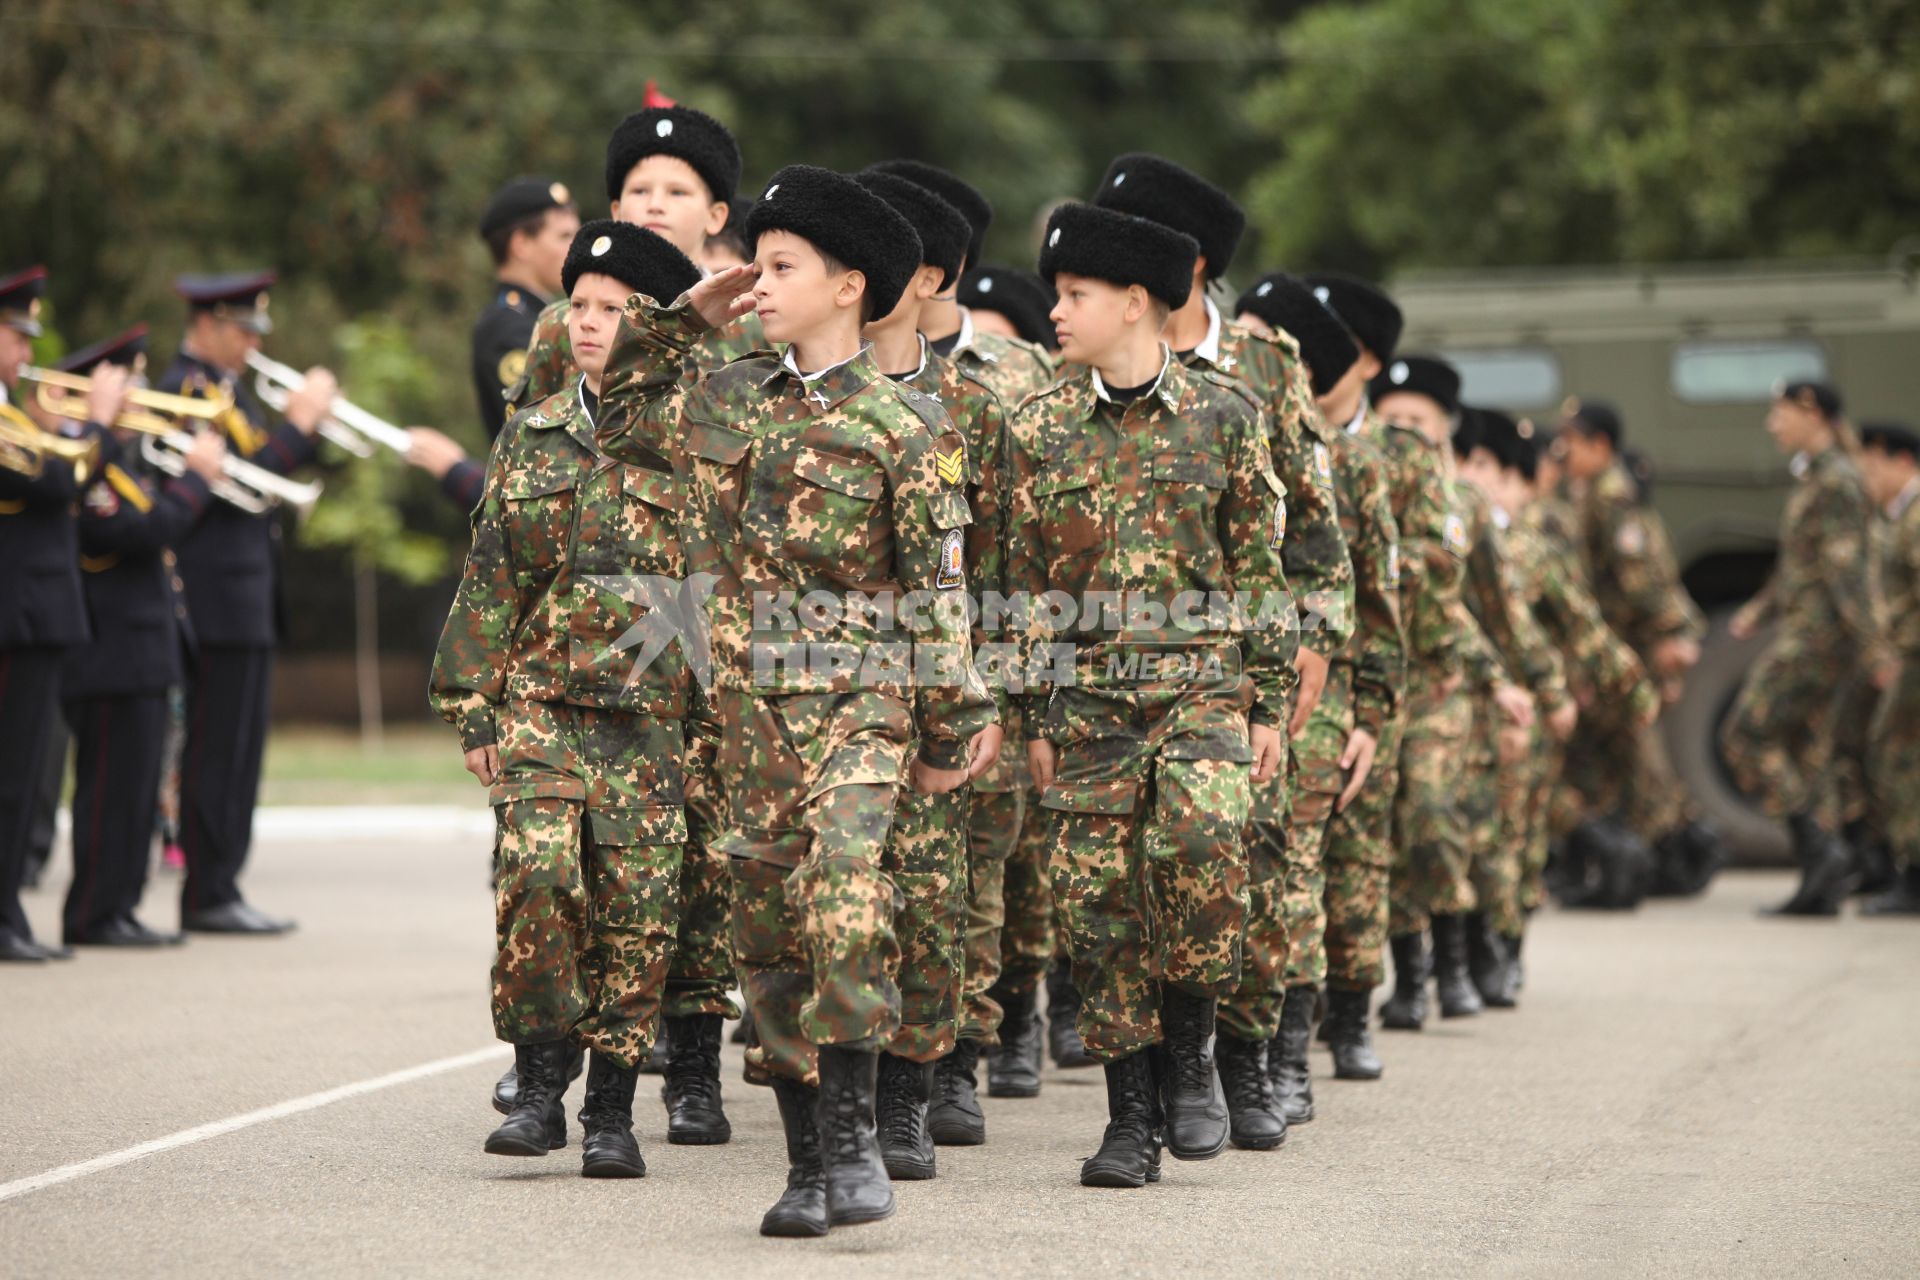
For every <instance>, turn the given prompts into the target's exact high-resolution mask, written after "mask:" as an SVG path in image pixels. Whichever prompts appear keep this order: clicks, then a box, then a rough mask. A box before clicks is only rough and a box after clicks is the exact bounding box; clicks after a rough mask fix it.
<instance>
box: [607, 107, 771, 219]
mask: <svg viewBox="0 0 1920 1280" xmlns="http://www.w3.org/2000/svg"><path fill="white" fill-rule="evenodd" d="M648 156H678V157H679V158H680V159H682V160H685V161H686V162H687V163H688V164H690V165H692V166H693V171H694V172H695V173H697V174H699V175H700V180H701V181H702V182H704V183H706V184H707V194H708V195H710V196H712V197H713V198H714V199H715V200H732V199H733V193H734V190H735V189H736V188H737V187H739V185H740V144H739V143H737V142H735V141H734V140H733V134H732V133H731V132H729V131H728V129H727V126H725V125H723V124H721V123H720V122H719V121H718V120H715V119H714V118H713V117H712V116H710V115H708V114H707V113H706V112H704V111H696V110H694V109H693V108H692V107H681V106H673V107H648V108H647V109H646V110H645V111H636V112H634V113H633V114H632V115H630V116H628V117H627V118H626V119H624V120H622V121H621V122H620V123H619V124H617V125H615V126H614V128H613V136H612V137H610V138H608V139H607V199H609V200H613V201H618V200H619V199H620V193H621V191H623V190H625V189H626V185H627V175H628V174H629V173H632V172H633V166H635V165H637V164H639V163H640V162H641V161H642V160H645V159H646V158H647V157H648Z"/></svg>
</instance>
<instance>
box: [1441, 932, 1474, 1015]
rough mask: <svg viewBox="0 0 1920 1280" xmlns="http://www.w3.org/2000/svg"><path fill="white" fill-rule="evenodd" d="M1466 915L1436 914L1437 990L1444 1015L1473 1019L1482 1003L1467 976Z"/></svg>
mask: <svg viewBox="0 0 1920 1280" xmlns="http://www.w3.org/2000/svg"><path fill="white" fill-rule="evenodd" d="M1466 925H1467V920H1466V917H1465V916H1435V917H1433V989H1434V994H1435V995H1437V996H1438V997H1439V998H1440V1016H1441V1017H1443V1018H1471V1017H1473V1016H1474V1015H1475V1014H1477V1013H1479V1012H1480V1010H1481V1008H1482V1005H1481V1003H1480V993H1479V992H1478V991H1475V990H1474V989H1473V979H1472V978H1470V977H1468V976H1467V930H1466Z"/></svg>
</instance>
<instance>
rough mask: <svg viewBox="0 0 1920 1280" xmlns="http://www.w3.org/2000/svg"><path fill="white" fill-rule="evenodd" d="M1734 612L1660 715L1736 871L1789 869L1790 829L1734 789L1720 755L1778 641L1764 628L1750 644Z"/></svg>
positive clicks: (1723, 614)
mask: <svg viewBox="0 0 1920 1280" xmlns="http://www.w3.org/2000/svg"><path fill="white" fill-rule="evenodd" d="M1732 617H1733V610H1731V609H1724V610H1719V611H1716V612H1715V613H1714V614H1713V615H1712V617H1711V619H1710V625H1709V627H1708V630H1707V637H1706V639H1705V640H1703V641H1701V644H1700V663H1699V665H1698V666H1696V667H1694V669H1693V670H1692V671H1691V672H1690V673H1689V674H1688V676H1687V688H1686V692H1685V693H1684V694H1683V695H1682V696H1681V698H1680V701H1679V702H1677V703H1675V704H1674V705H1673V706H1672V707H1670V708H1668V710H1667V712H1666V714H1665V715H1664V716H1662V717H1661V728H1662V730H1663V731H1664V732H1665V733H1666V738H1667V751H1668V752H1669V755H1670V758H1671V759H1672V761H1673V768H1674V772H1675V773H1677V774H1679V776H1680V781H1681V782H1682V783H1684V784H1685V785H1686V788H1687V790H1688V791H1689V792H1690V793H1692V795H1693V798H1694V801H1695V802H1696V803H1697V804H1698V805H1699V806H1700V813H1701V816H1702V817H1704V818H1705V819H1706V820H1707V821H1708V822H1711V823H1712V824H1713V825H1714V826H1715V827H1717V828H1718V829H1719V831H1720V834H1721V836H1722V837H1723V838H1724V839H1725V840H1726V842H1727V852H1728V855H1729V856H1730V858H1731V859H1732V861H1733V863H1734V865H1736V866H1768V867H1777V866H1787V865H1790V864H1791V863H1792V861H1793V857H1792V847H1791V845H1790V843H1789V841H1788V838H1787V832H1786V828H1784V827H1783V826H1781V825H1780V824H1779V823H1777V822H1775V821H1773V820H1772V819H1771V818H1769V817H1767V816H1766V815H1765V814H1763V813H1762V812H1760V810H1759V808H1758V807H1757V806H1756V805H1755V804H1754V803H1753V802H1752V801H1751V800H1749V799H1747V797H1746V796H1744V795H1742V794H1741V793H1740V791H1739V789H1738V788H1736V787H1735V786H1734V785H1733V778H1732V776H1731V775H1730V774H1729V773H1728V772H1727V766H1726V763H1725V761H1724V760H1722V759H1721V756H1720V726H1721V724H1722V723H1724V722H1725V720H1726V718H1727V714H1728V712H1730V711H1731V710H1732V709H1733V700H1734V699H1735V698H1736V697H1738V696H1739V694H1740V685H1741V682H1742V681H1744V680H1745V679H1746V676H1747V668H1748V667H1750V666H1752V665H1753V662H1754V659H1756V658H1758V657H1759V656H1760V654H1761V652H1762V651H1763V650H1764V649H1765V648H1766V647H1767V644H1768V642H1769V641H1770V640H1771V639H1772V638H1773V628H1771V627H1764V628H1762V629H1761V630H1760V631H1759V632H1758V633H1757V634H1755V635H1752V636H1749V637H1747V638H1746V639H1745V640H1736V639H1734V638H1733V637H1732V636H1731V635H1729V634H1728V632H1727V623H1728V621H1729V620H1730V619H1731V618H1732Z"/></svg>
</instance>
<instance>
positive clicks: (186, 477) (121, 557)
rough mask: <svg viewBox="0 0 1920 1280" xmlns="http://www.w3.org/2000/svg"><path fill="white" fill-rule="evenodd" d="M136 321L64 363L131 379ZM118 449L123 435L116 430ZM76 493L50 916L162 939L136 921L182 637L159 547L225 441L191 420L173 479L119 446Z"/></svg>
mask: <svg viewBox="0 0 1920 1280" xmlns="http://www.w3.org/2000/svg"><path fill="white" fill-rule="evenodd" d="M146 347H147V327H146V326H145V325H140V326H137V327H136V328H133V329H130V330H128V331H127V332H125V333H123V334H120V335H119V336H117V337H114V338H109V339H108V340H106V341H105V342H101V343H97V344H95V345H94V346H91V347H88V348H86V349H85V350H84V351H79V352H76V353H74V354H73V355H72V356H70V357H68V358H67V359H65V360H63V361H61V362H60V368H61V370H62V371H64V372H68V373H74V374H80V375H84V376H91V377H92V378H94V379H100V378H103V377H106V376H108V371H109V370H115V369H124V370H128V371H130V372H132V373H133V375H134V376H135V377H137V376H138V373H139V370H140V369H141V368H142V366H143V365H144V362H145V359H146ZM115 435H116V436H119V437H120V440H121V443H122V445H123V446H125V445H127V444H131V443H133V441H132V440H131V439H130V438H129V436H128V435H126V434H122V432H121V431H119V430H116V431H115ZM120 454H121V460H120V461H117V462H109V463H107V464H106V465H105V466H104V467H102V468H101V469H100V473H99V475H98V476H97V477H96V478H95V479H93V480H92V481H91V482H90V483H89V484H88V485H87V487H86V490H85V492H84V493H83V494H82V496H81V500H80V514H79V533H80V570H81V572H80V579H81V583H82V586H83V588H84V591H85V596H86V605H87V615H88V617H89V618H90V619H91V620H92V624H93V638H92V640H91V641H89V642H87V643H85V644H80V645H75V646H74V647H72V648H70V649H68V650H67V652H66V658H65V661H64V663H63V665H62V667H61V671H60V702H61V708H62V710H63V711H64V712H65V714H66V719H67V727H68V728H69V730H70V731H71V732H72V734H73V741H74V750H75V755H74V789H73V884H72V886H71V887H70V888H69V889H68V891H67V899H66V905H65V909H64V911H63V913H62V921H61V925H62V940H63V941H64V942H65V943H66V945H68V946H70V947H83V946H91V947H161V946H167V945H170V944H173V943H177V942H179V941H181V940H182V935H180V934H177V933H161V932H158V931H156V930H153V929H150V928H148V927H147V926H146V925H144V924H142V923H141V922H140V920H139V919H138V917H136V916H135V914H134V912H135V910H136V908H137V907H138V906H139V904H140V899H141V896H142V894H143V893H144V891H145V888H146V881H147V852H148V849H149V847H150V846H151V845H152V842H153V819H154V810H155V808H156V806H157V805H158V803H159V790H160V770H161V757H162V752H163V750H164V747H165V743H166V735H167V690H168V688H169V687H170V686H172V685H176V684H180V683H181V682H182V681H183V680H184V678H185V662H184V660H185V655H186V653H187V652H188V651H189V650H190V646H191V644H192V631H191V628H190V627H189V625H188V616H187V604H186V594H185V592H184V591H183V590H182V589H181V583H180V577H179V575H178V574H177V573H176V572H175V567H174V553H173V550H172V547H173V546H174V545H175V544H176V543H178V542H179V541H180V540H181V539H183V538H184V537H185V536H186V535H187V533H188V532H189V531H190V530H191V529H192V528H193V527H194V525H196V524H197V523H199V521H200V519H201V517H202V516H203V515H204V514H205V513H206V511H207V510H208V509H209V507H211V506H212V505H213V501H214V500H213V497H212V487H213V486H214V485H215V484H217V483H218V482H219V477H220V473H221V472H220V468H221V462H222V459H223V458H224V457H225V454H226V442H225V441H224V440H223V439H222V438H221V437H220V436H219V435H217V434H216V433H214V432H212V431H203V432H201V433H200V434H199V435H198V436H196V437H195V438H194V442H193V445H192V447H191V448H190V449H188V450H187V451H186V452H185V453H184V454H183V455H182V462H183V463H184V465H183V466H182V468H181V471H180V474H179V475H178V476H176V477H173V478H168V477H166V476H159V475H155V474H153V473H152V472H151V471H150V470H149V469H147V468H145V467H143V466H142V465H141V463H140V462H139V461H138V458H139V451H138V450H137V449H130V448H125V447H123V448H122V449H121V450H120Z"/></svg>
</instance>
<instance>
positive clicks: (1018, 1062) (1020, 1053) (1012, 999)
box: [987, 986, 1040, 1098]
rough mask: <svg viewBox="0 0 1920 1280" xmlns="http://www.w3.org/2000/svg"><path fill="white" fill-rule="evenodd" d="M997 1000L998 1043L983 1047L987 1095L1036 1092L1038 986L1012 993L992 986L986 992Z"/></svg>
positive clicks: (1034, 1094) (1022, 1095)
mask: <svg viewBox="0 0 1920 1280" xmlns="http://www.w3.org/2000/svg"><path fill="white" fill-rule="evenodd" d="M987 994H988V995H989V996H992V997H993V999H994V1001H995V1002H996V1003H998V1004H999V1006H1000V1008H1001V1010H1002V1011H1003V1012H1002V1015H1001V1018H1000V1043H999V1045H998V1046H997V1047H995V1048H992V1049H989V1050H987V1096H988V1097H989V1098H1037V1097H1039V1096H1040V1008H1039V1006H1040V989H1039V987H1037V986H1033V987H1028V988H1027V989H1026V990H1025V991H1023V992H1021V993H1019V994H1018V995H1015V994H1013V993H1011V992H1008V991H1006V990H1004V989H1003V988H1001V987H999V986H995V987H994V989H993V990H992V991H989V992H988V993H987Z"/></svg>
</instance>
